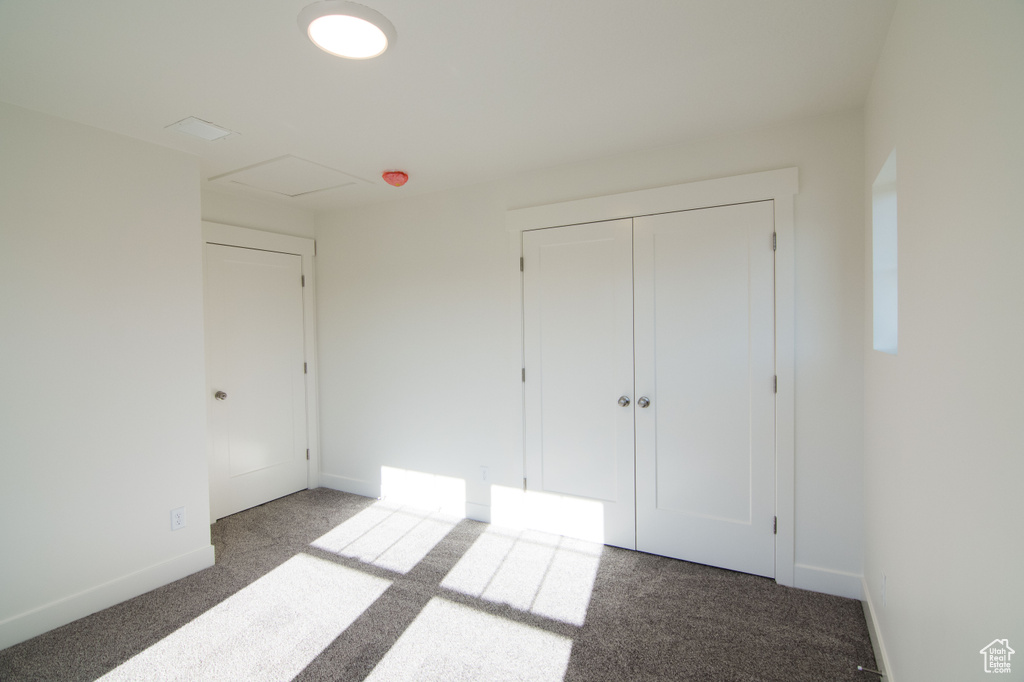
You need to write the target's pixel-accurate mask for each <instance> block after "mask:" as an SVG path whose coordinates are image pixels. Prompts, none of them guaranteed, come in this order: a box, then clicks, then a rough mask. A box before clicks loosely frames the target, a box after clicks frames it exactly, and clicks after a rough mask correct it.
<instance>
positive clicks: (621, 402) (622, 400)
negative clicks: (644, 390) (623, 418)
mask: <svg viewBox="0 0 1024 682" xmlns="http://www.w3.org/2000/svg"><path fill="white" fill-rule="evenodd" d="M619 405H622V406H623V407H626V406H628V405H629V398H628V397H626V396H622V397H621V398H619Z"/></svg>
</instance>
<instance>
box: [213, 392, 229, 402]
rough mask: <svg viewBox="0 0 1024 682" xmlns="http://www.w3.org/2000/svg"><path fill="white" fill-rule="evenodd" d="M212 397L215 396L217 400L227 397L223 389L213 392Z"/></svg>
mask: <svg viewBox="0 0 1024 682" xmlns="http://www.w3.org/2000/svg"><path fill="white" fill-rule="evenodd" d="M213 397H214V398H216V399H217V400H224V399H226V398H227V397H228V394H227V393H225V392H224V391H217V392H216V393H214V394H213Z"/></svg>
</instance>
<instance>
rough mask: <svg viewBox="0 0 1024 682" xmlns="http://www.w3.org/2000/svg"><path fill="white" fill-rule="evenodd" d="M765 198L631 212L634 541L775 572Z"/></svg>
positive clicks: (769, 212) (649, 548) (658, 550)
mask: <svg viewBox="0 0 1024 682" xmlns="http://www.w3.org/2000/svg"><path fill="white" fill-rule="evenodd" d="M773 229H774V218H773V209H772V203H771V202H759V203H754V204H741V205H735V206H725V207H717V208H710V209H702V210H696V211H686V212H680V213H671V214H665V215H658V216H649V217H644V218H637V219H636V220H635V221H634V260H635V267H636V277H635V283H634V286H635V291H634V294H635V315H636V322H635V324H636V327H635V332H636V390H637V396H638V397H639V396H646V397H647V398H649V399H650V401H651V403H650V407H648V408H646V409H642V408H639V409H637V417H636V471H637V482H636V490H637V508H636V512H637V549H640V550H642V551H646V552H651V553H655V554H661V555H665V556H672V557H677V558H682V559H687V560H690V561H695V562H698V563H705V564H710V565H714V566H721V567H724V568H730V569H734V570H739V571H744V572H747V573H755V574H758V575H764V576H768V577H773V576H774V574H775V538H774V531H773V520H774V513H775V512H774V509H775V473H774V471H775V449H774V447H775V396H774V375H775V368H774V357H775V352H774V253H773V251H772V247H771V244H772V241H771V240H772V232H773Z"/></svg>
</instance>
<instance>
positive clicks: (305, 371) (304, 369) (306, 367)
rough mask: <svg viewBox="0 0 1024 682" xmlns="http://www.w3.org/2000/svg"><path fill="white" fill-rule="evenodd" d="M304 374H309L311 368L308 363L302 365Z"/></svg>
mask: <svg viewBox="0 0 1024 682" xmlns="http://www.w3.org/2000/svg"><path fill="white" fill-rule="evenodd" d="M302 373H303V374H309V366H308V365H307V364H306V363H302Z"/></svg>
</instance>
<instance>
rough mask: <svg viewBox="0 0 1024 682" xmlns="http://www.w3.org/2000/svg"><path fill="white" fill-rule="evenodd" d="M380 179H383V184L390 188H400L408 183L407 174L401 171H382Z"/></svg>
mask: <svg viewBox="0 0 1024 682" xmlns="http://www.w3.org/2000/svg"><path fill="white" fill-rule="evenodd" d="M381 177H382V178H384V182H386V183H388V184H389V185H391V186H392V187H401V186H402V185H404V184H405V183H407V182H409V174H408V173H405V172H403V171H384V174H383V175H381Z"/></svg>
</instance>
